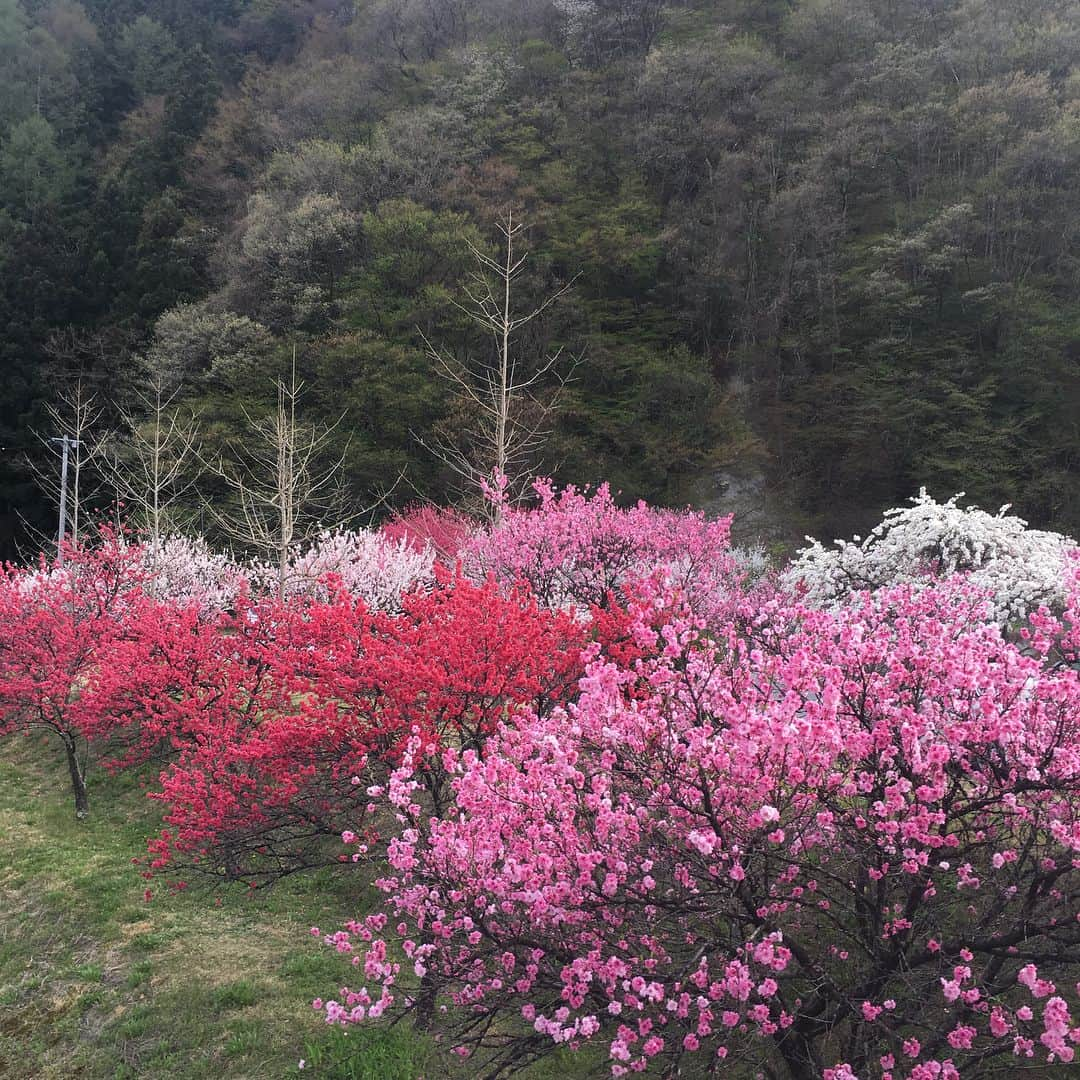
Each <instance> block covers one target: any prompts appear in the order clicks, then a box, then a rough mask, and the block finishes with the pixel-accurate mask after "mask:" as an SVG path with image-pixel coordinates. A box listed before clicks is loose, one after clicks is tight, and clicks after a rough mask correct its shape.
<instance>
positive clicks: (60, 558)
mask: <svg viewBox="0 0 1080 1080" xmlns="http://www.w3.org/2000/svg"><path fill="white" fill-rule="evenodd" d="M50 442H58V443H60V444H61V446H62V447H63V450H62V451H61V457H60V528H59V531H58V532H57V534H56V561H57V563H58V564H59V565H60V566H63V565H64V537H65V536H67V489H68V482H67V475H68V451H69V450H73V449H75V447H77V446H79V445H80V443H79V440H78V439H72V438H70V437H69V436H67V435H62V436H60V438H56V439H51V440H50Z"/></svg>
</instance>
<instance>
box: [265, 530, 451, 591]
mask: <svg viewBox="0 0 1080 1080" xmlns="http://www.w3.org/2000/svg"><path fill="white" fill-rule="evenodd" d="M434 565H435V550H434V548H432V547H430V546H427V547H425V548H424V549H423V550H420V551H418V550H416V548H415V547H414V546H412V545H411V544H410V543H409V542H408V540H406V539H400V540H390V539H387V538H386V537H385V536H383V535H382V534H380V533H378V532H371V531H368V530H365V529H355V530H353V529H336V530H327V531H325V532H322V533H320V534H319V535H318V536H316V537H315V538H314V540H312V542H311V543H310V544H298V545H296V546H294V547H293V548H292V549H291V551H290V552H289V558H288V562H287V563H286V566H285V571H284V584H283V588H282V593H283V595H284V596H286V597H289V596H298V595H308V596H316V597H323V598H325V596H326V595H327V588H326V583H327V579H328V578H329V577H331V576H332V577H334V578H335V579H336V580H337V582H338V583H339V584H340V586H341V587H342V588H343V589H345V590H346V591H347V592H349V593H351V594H352V595H353V596H357V597H359V598H360V599H361V600H363V601H364V603H365V604H366V605H367V606H368V608H370V609H372V610H379V611H395V610H397V608H398V607H399V605H400V601H401V597H402V594H404V593H406V592H409V591H411V590H413V589H418V588H424V587H426V586H428V585H431V584H432V583H433V582H434V569H433V568H434ZM278 572H279V568H278V566H276V565H273V566H272V565H270V564H262V565H256V566H254V567H253V569H252V578H253V581H254V582H255V583H256V584H257V585H262V586H264V587H266V588H267V589H269V590H274V589H276V588H277V587H278V581H279V578H278Z"/></svg>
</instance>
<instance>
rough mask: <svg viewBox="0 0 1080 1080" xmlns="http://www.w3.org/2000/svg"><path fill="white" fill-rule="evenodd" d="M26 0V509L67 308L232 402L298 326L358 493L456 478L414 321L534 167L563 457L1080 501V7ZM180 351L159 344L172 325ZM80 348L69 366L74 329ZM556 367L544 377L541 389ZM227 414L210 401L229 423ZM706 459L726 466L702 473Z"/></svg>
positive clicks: (2, 507) (111, 379) (8, 343)
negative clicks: (1079, 22)
mask: <svg viewBox="0 0 1080 1080" xmlns="http://www.w3.org/2000/svg"><path fill="white" fill-rule="evenodd" d="M926 10H927V9H926V5H925V3H923V2H922V0H889V2H885V0H865V2H864V0H776V2H771V0H770V2H761V0H754V2H749V0H688V2H686V3H679V4H667V5H665V4H660V3H658V2H656V0H610V2H609V0H602V2H598V3H596V4H592V5H584V4H581V5H577V4H568V5H562V6H560V7H558V8H556V7H554V6H552V5H550V4H547V3H511V2H510V0H485V2H484V3H480V4H467V3H463V2H462V0H431V2H430V3H427V2H425V3H423V4H420V3H415V4H414V3H396V2H395V3H367V4H358V5H340V4H339V5H329V4H325V3H315V2H313V0H312V2H308V0H302V2H296V3H278V2H276V0H273V2H271V0H268V2H266V3H262V2H259V3H247V2H245V3H241V2H239V0H198V2H191V3H184V4H181V3H177V2H174V0H168V2H166V0H158V2H155V3H152V4H149V5H147V4H145V3H135V2H134V0H110V2H109V3H102V2H93V3H90V2H85V3H83V4H79V3H76V2H74V0H58V2H56V3H49V4H43V3H36V2H35V3H19V2H17V0H0V270H2V280H0V319H2V320H3V323H4V325H5V328H6V334H5V337H4V340H3V341H0V360H2V361H3V363H4V364H5V365H6V366H5V374H6V375H10V378H9V385H10V387H11V389H10V391H9V392H8V394H7V395H6V398H5V401H4V402H2V403H0V445H3V446H5V447H8V451H7V452H6V455H5V456H0V547H2V548H3V551H4V553H5V554H9V553H11V551H12V544H13V542H14V540H15V538H16V536H18V535H20V532H21V526H19V525H18V520H19V518H20V516H21V517H24V518H27V519H28V520H30V521H31V523H33V524H36V525H38V526H40V527H45V526H46V525H47V522H45V521H44V518H43V517H42V511H41V508H40V505H39V504H40V500H39V499H37V498H36V497H35V494H34V491H33V487H32V485H31V483H30V480H29V474H28V473H27V471H26V470H25V469H24V468H23V467H22V466H21V465H20V464H19V461H20V454H21V453H22V452H24V451H27V450H30V449H31V448H32V447H33V445H34V443H33V440H32V437H31V436H30V434H29V428H30V427H32V426H33V425H34V424H36V423H40V418H41V416H42V412H43V406H44V403H45V402H46V401H47V400H49V398H50V397H51V396H52V395H54V394H55V386H54V383H55V381H56V379H55V375H56V364H55V361H54V358H53V356H52V353H51V351H50V350H51V349H52V346H51V345H50V338H52V337H53V336H54V335H56V334H57V333H61V334H62V335H66V336H67V337H71V336H72V335H74V336H75V337H77V338H78V339H79V340H81V341H84V342H86V341H99V342H100V341H101V340H104V339H103V338H102V337H101V335H102V334H103V333H105V332H106V330H107V331H108V334H109V335H111V336H110V337H109V340H110V341H112V342H114V343H116V342H122V343H123V344H120V345H116V346H115V347H111V348H110V350H108V355H106V354H105V352H103V351H101V350H99V353H98V356H97V359H91V358H92V356H93V355H94V354H93V350H92V349H90V348H82V349H81V351H80V356H81V357H82V359H81V361H80V363H81V365H82V367H83V369H84V370H83V373H84V374H85V375H87V376H88V377H90V378H91V379H92V381H93V383H94V385H95V387H96V388H97V389H98V392H99V395H101V396H102V397H103V398H106V399H108V400H109V401H110V402H112V401H114V400H119V399H122V398H124V396H125V395H128V394H129V391H130V386H131V382H132V380H133V378H134V377H135V373H136V372H137V370H138V363H137V361H136V357H140V356H149V357H151V359H152V360H154V362H155V363H156V364H157V365H158V366H159V367H160V366H162V365H164V366H166V367H168V368H169V369H170V370H171V371H172V372H173V374H174V375H175V376H176V377H178V378H179V377H183V378H184V379H185V380H186V383H185V385H186V390H185V393H186V394H187V395H188V396H189V397H190V398H191V399H192V400H193V401H198V402H199V403H200V404H201V405H203V406H204V408H205V409H206V410H207V416H208V419H209V423H210V425H211V435H212V439H211V441H213V438H214V437H217V438H218V440H219V441H220V436H221V435H222V434H223V433H225V432H227V431H228V430H229V429H230V428H232V429H235V428H236V425H237V424H238V422H239V420H240V419H241V418H240V413H239V406H240V404H241V403H251V404H253V405H255V406H256V407H261V405H262V403H263V401H264V399H265V397H266V393H265V387H266V386H267V385H268V384H269V382H270V381H271V380H272V379H273V378H274V377H275V375H276V374H277V373H278V372H279V370H280V365H281V363H282V358H283V357H287V356H288V355H290V354H291V349H292V345H293V344H294V343H295V344H297V345H298V346H299V351H300V353H301V355H302V356H303V357H304V360H303V362H304V364H305V365H306V375H307V377H308V380H309V382H310V383H311V390H312V393H311V394H310V396H309V398H308V401H309V406H308V407H309V409H310V410H311V413H312V415H311V417H310V419H311V420H312V421H314V422H318V421H323V422H326V421H328V420H331V419H335V418H336V417H338V416H340V414H341V410H342V409H344V408H348V409H349V410H350V413H349V417H348V420H347V422H346V424H345V425H343V429H342V435H343V438H344V435H345V434H346V433H347V432H348V431H350V430H351V434H352V439H351V441H350V442H349V443H348V445H347V448H346V444H345V442H344V441H342V442H341V443H340V445H339V446H338V449H339V450H340V451H343V452H345V453H346V454H347V461H348V466H349V469H350V475H349V484H350V492H349V494H350V499H351V501H352V505H353V507H354V508H357V509H359V508H361V507H365V506H368V505H370V504H371V503H372V502H373V501H374V500H375V499H376V498H377V497H378V496H379V495H381V494H384V493H385V492H386V490H387V489H388V488H390V487H391V486H393V484H394V483H395V481H396V479H397V478H398V477H399V476H401V475H402V474H404V476H405V480H404V481H403V482H402V483H403V484H404V486H403V487H402V488H400V490H401V492H402V494H403V495H404V494H405V493H406V492H407V493H408V496H409V497H415V496H416V495H417V494H422V495H427V496H431V497H434V498H439V497H442V496H443V495H445V494H446V492H447V490H448V478H447V477H446V476H445V474H444V472H445V471H444V470H442V469H441V468H440V466H439V465H438V463H437V461H435V460H434V458H433V457H432V455H431V454H430V453H429V452H428V451H427V450H425V449H424V446H423V444H428V445H430V444H431V442H432V441H437V440H436V436H437V432H438V431H439V430H444V431H445V430H447V429H448V428H449V429H453V428H455V426H462V425H467V424H468V423H469V419H470V418H469V416H468V415H467V410H466V411H464V412H463V411H462V410H461V409H460V408H459V407H458V406H457V405H456V404H455V403H454V402H453V400H452V399H451V396H450V395H449V393H448V388H447V386H446V385H444V384H443V383H441V382H440V381H439V380H438V377H437V376H436V375H435V374H434V372H433V370H432V367H431V364H430V362H429V361H428V360H427V358H426V356H425V346H424V342H423V338H424V337H427V339H428V340H430V341H431V342H432V343H433V344H436V345H438V346H440V347H442V348H444V349H446V350H448V351H449V352H450V353H452V354H453V355H455V356H457V357H462V358H464V357H473V358H475V357H478V356H482V355H483V353H482V350H483V349H485V348H487V347H489V346H488V343H486V342H484V341H483V340H482V339H480V338H478V337H477V335H476V332H475V330H474V328H472V327H470V326H469V324H468V321H467V320H466V319H465V318H464V317H463V316H462V313H461V312H460V310H458V308H456V307H455V301H461V300H462V298H463V296H464V292H463V290H464V289H465V288H466V287H467V286H468V285H469V284H470V281H471V277H470V275H471V273H472V270H473V265H472V258H471V255H470V253H469V245H470V244H476V245H480V246H481V247H482V246H483V245H484V244H485V243H486V242H488V239H489V238H490V237H491V236H492V227H493V224H494V221H495V220H496V218H497V217H498V215H499V214H500V213H503V212H505V210H507V209H508V208H513V209H514V210H515V212H516V213H517V214H518V215H519V217H520V218H521V219H527V220H528V221H529V222H530V223H531V225H532V228H531V229H530V233H529V236H528V242H529V247H530V250H531V255H530V264H529V271H528V273H527V275H526V277H525V278H524V279H523V281H522V286H523V292H522V297H521V299H522V300H523V301H527V300H528V299H530V298H536V299H539V298H542V297H543V296H546V295H548V293H549V292H550V291H551V288H552V286H557V285H558V284H560V283H563V282H566V281H569V280H570V279H573V278H575V277H576V280H575V284H574V287H573V289H572V291H571V293H570V294H569V296H568V297H566V298H565V299H564V300H563V301H562V302H561V303H560V304H559V305H558V306H557V308H555V309H552V310H551V311H549V312H546V313H545V317H544V318H543V319H542V320H540V321H538V323H537V324H536V326H535V327H534V328H532V331H531V333H530V334H529V335H528V337H527V340H525V341H524V342H523V348H524V349H525V350H526V352H527V354H528V355H529V356H531V357H533V358H535V357H536V356H540V355H544V354H545V353H546V351H548V350H550V349H554V348H558V347H560V346H561V347H564V348H565V349H566V350H567V352H568V353H569V354H572V355H574V356H580V357H582V362H581V364H580V365H579V367H578V370H577V372H576V381H575V382H574V383H573V384H572V386H571V388H570V390H569V391H568V393H567V394H566V396H565V397H564V406H565V408H564V411H563V413H562V415H561V417H560V418H559V419H558V421H557V424H556V429H555V432H554V434H553V442H552V443H551V444H550V446H549V453H548V454H547V455H546V461H547V465H548V467H549V468H554V467H555V466H559V475H560V476H561V477H562V478H563V479H565V480H568V481H569V480H586V479H595V478H597V477H598V476H600V475H602V474H604V473H608V474H610V476H611V477H612V479H613V480H614V481H615V482H616V483H617V485H618V486H620V487H621V488H622V489H623V490H624V492H625V493H626V496H627V497H636V496H645V497H649V498H652V499H659V500H663V499H679V498H683V497H685V493H687V492H689V491H691V490H699V491H700V490H707V488H708V481H707V477H708V476H709V475H710V474H711V473H712V472H713V471H714V470H716V469H721V468H722V469H725V470H726V469H728V468H729V467H735V466H738V467H744V468H748V469H750V470H757V471H761V470H765V471H766V473H767V474H768V479H769V481H770V483H771V486H772V494H773V495H778V496H780V497H781V498H782V500H783V501H784V502H785V503H786V506H787V508H788V509H789V510H790V512H791V514H792V516H793V517H795V516H798V517H799V518H800V519H801V523H802V527H806V528H812V529H813V530H815V531H817V530H824V531H826V532H829V531H832V532H837V533H838V532H841V531H842V532H848V531H851V530H853V529H857V528H859V527H861V526H862V525H863V524H865V522H866V521H868V520H876V517H877V514H878V511H879V510H880V508H881V506H882V505H883V504H895V503H897V502H898V501H900V500H902V499H903V498H905V497H906V496H907V495H908V494H910V492H911V490H913V489H915V488H917V487H918V486H919V485H920V484H924V483H925V484H930V485H931V486H932V487H934V488H935V489H940V490H942V491H944V490H948V489H954V488H962V489H964V490H967V491H968V492H969V493H970V494H971V495H972V496H973V497H976V498H978V499H980V500H981V501H983V502H984V503H987V504H991V505H992V504H994V503H995V502H1003V501H1012V502H1013V503H1015V505H1016V506H1017V509H1018V510H1019V511H1020V512H1022V513H1024V514H1026V515H1027V516H1028V517H1030V518H1031V519H1032V520H1033V521H1034V522H1037V523H1042V524H1048V525H1053V526H1054V527H1055V528H1059V529H1076V528H1078V527H1080V509H1077V508H1078V507H1080V474H1078V470H1077V463H1078V462H1080V429H1078V427H1077V422H1076V416H1077V412H1078V411H1077V391H1076V389H1075V387H1076V385H1077V380H1076V377H1075V367H1076V363H1077V350H1078V346H1077V344H1076V343H1077V340H1078V327H1080V300H1078V299H1077V297H1078V296H1080V261H1078V259H1077V255H1076V253H1077V251H1078V250H1080V224H1078V222H1080V202H1078V199H1077V195H1076V183H1075V177H1076V176H1077V174H1078V172H1080V45H1078V44H1077V42H1078V39H1077V37H1076V34H1075V18H1074V17H1073V14H1074V13H1073V11H1072V8H1071V7H1070V6H1069V4H1067V3H1065V2H1064V0H1032V2H1030V3H1024V4H1018V3H1015V2H1012V0H942V2H941V3H938V4H936V5H935V6H934V14H933V18H928V17H927V15H926ZM174 360H175V361H176V362H175V365H174ZM69 367H70V365H69ZM550 389H551V388H550V387H545V388H544V390H545V392H547V391H549V390H550ZM214 432H216V433H217V435H216V436H215V435H214ZM703 484H704V488H703V486H702V485H703Z"/></svg>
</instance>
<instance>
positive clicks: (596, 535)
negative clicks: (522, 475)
mask: <svg viewBox="0 0 1080 1080" xmlns="http://www.w3.org/2000/svg"><path fill="white" fill-rule="evenodd" d="M533 489H534V491H535V494H536V496H537V499H538V503H537V505H536V506H534V507H531V508H528V509H522V508H519V507H516V506H510V505H508V504H506V503H505V502H504V501H503V496H502V494H501V492H500V491H498V490H495V491H493V492H491V493H490V497H491V498H492V499H493V500H494V501H495V502H496V504H497V505H498V506H499V508H500V513H499V515H498V520H497V523H496V524H495V525H494V526H493V527H492V528H491V529H490V530H487V531H481V532H476V533H474V534H473V536H472V537H471V538H470V539H469V540H467V541H466V542H465V544H464V545H463V546H462V548H461V559H462V562H463V565H464V567H465V569H466V571H467V572H469V573H471V574H472V575H473V576H475V577H478V578H481V579H482V578H485V577H487V576H489V575H490V576H493V577H495V578H496V579H497V580H498V581H501V582H503V583H506V584H513V583H515V582H518V581H524V582H526V583H527V584H528V585H529V587H530V588H531V589H532V591H533V593H534V594H535V595H536V597H537V599H538V600H539V601H540V602H541V603H542V604H545V605H546V606H549V607H577V608H580V609H587V608H588V607H589V606H590V605H603V604H606V603H607V602H608V600H609V598H610V597H611V596H618V595H620V594H621V593H622V592H623V591H624V590H625V589H626V588H627V586H632V585H633V584H634V583H635V582H638V581H640V580H642V579H644V578H648V577H651V576H654V575H656V574H660V575H661V576H663V577H664V578H665V579H666V580H667V581H668V582H669V583H670V584H671V585H673V586H678V587H679V588H680V589H681V590H682V592H683V595H684V596H686V597H687V598H688V599H690V600H691V601H692V602H700V603H708V602H711V601H713V600H714V599H715V598H716V596H717V595H718V594H726V593H727V591H728V588H727V586H728V584H729V583H730V582H731V581H733V580H735V579H736V578H739V577H741V576H742V575H741V573H740V570H739V567H738V565H737V563H736V561H735V560H734V559H733V558H732V556H731V551H730V538H731V518H730V517H723V518H718V519H716V520H714V521H711V520H708V519H707V518H705V516H704V515H703V514H700V513H694V512H692V511H676V510H658V509H655V508H653V507H650V506H647V505H646V504H645V503H643V502H639V503H636V504H635V505H634V506H631V507H629V508H622V507H620V506H618V505H617V504H616V502H615V500H614V498H613V497H612V494H611V491H610V489H609V488H608V486H607V484H601V485H600V486H599V487H598V488H597V489H596V490H595V491H593V492H591V493H590V492H589V491H588V490H581V489H578V488H575V487H573V486H568V487H565V488H563V489H562V490H561V491H556V489H555V488H554V486H553V485H552V483H551V482H550V481H549V480H537V481H535V483H534V484H533Z"/></svg>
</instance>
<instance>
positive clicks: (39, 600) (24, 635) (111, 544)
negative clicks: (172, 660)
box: [0, 533, 167, 818]
mask: <svg viewBox="0 0 1080 1080" xmlns="http://www.w3.org/2000/svg"><path fill="white" fill-rule="evenodd" d="M100 541H101V542H100V543H99V544H97V545H95V546H93V547H82V548H75V547H71V548H69V550H68V551H67V552H66V556H67V558H66V561H65V563H64V565H63V566H58V565H53V564H49V563H46V562H45V561H42V562H41V564H40V565H39V566H38V567H37V569H36V570H23V569H16V568H14V567H11V566H8V567H5V568H3V570H2V571H0V735H3V734H11V733H14V732H24V733H26V734H31V733H32V732H34V731H45V732H50V733H52V734H53V735H55V736H56V738H57V739H58V740H59V742H60V744H61V746H62V747H63V749H64V754H65V757H66V759H67V765H68V771H69V774H70V776H71V788H72V794H73V796H74V800H75V813H76V815H77V816H78V817H80V818H81V817H85V815H86V814H87V812H88V810H89V798H88V795H87V789H86V778H87V769H88V767H89V765H90V763H91V762H92V761H94V760H97V759H99V758H101V757H102V756H104V755H106V754H107V753H108V752H109V747H110V745H111V744H112V742H113V741H114V740H115V738H116V737H117V736H118V735H119V734H121V733H122V732H123V731H125V730H126V729H127V728H128V727H129V726H130V725H131V724H132V723H133V722H134V720H135V714H136V712H137V705H138V700H139V697H140V695H139V694H138V693H135V692H133V683H135V682H137V681H138V679H139V678H140V677H141V673H143V672H144V671H145V664H144V663H143V662H142V659H141V658H142V657H144V656H145V652H146V649H147V648H148V647H149V641H150V639H151V637H152V631H153V630H155V629H156V628H157V627H160V626H161V624H162V622H163V619H162V617H161V613H160V606H159V605H157V604H155V603H154V602H153V601H151V600H150V599H148V598H147V597H146V596H145V595H144V594H143V592H142V588H141V586H142V583H143V578H144V575H143V572H142V569H141V564H142V555H141V551H140V550H139V549H138V548H135V547H130V546H128V545H126V544H124V543H123V542H122V540H121V539H120V538H118V537H116V536H114V535H112V534H109V533H104V534H102V536H101V537H100ZM164 621H167V620H164Z"/></svg>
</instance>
